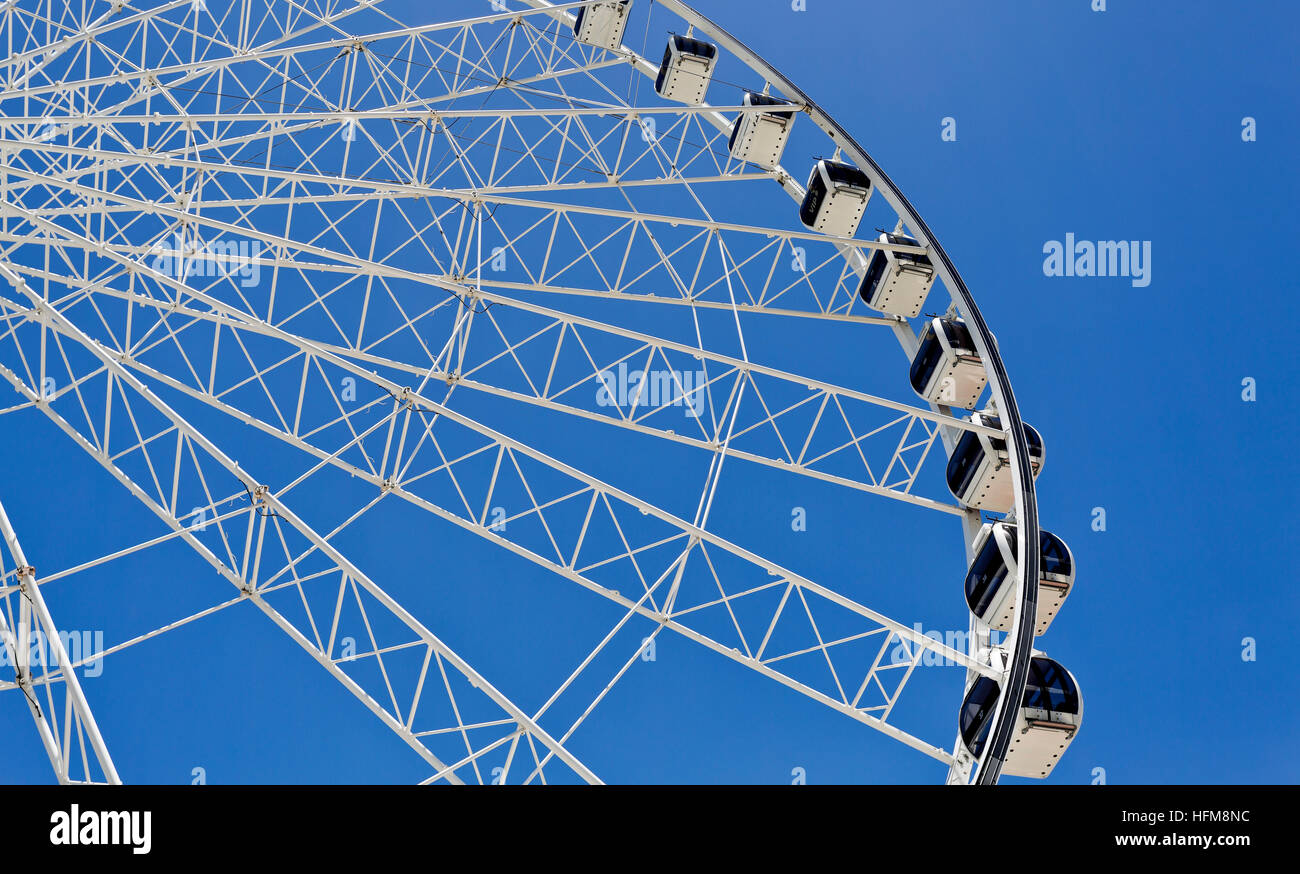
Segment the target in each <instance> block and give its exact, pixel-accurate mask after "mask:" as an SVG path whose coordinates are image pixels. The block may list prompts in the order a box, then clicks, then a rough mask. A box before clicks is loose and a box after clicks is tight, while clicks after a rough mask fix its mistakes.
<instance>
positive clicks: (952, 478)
mask: <svg viewBox="0 0 1300 874" xmlns="http://www.w3.org/2000/svg"><path fill="white" fill-rule="evenodd" d="M983 457H984V448H983V447H982V446H980V439H979V435H978V434H976V433H975V432H974V431H966V432H965V433H963V434H962V435H961V439H960V440H958V441H957V448H956V449H954V450H953V451H952V458H950V459H948V470H947V476H948V488H949V489H951V490H952V493H953V494H954V495H957V496H960V495H963V494H965V493H966V487H967V486H969V485H970V481H971V479H972V478H973V477H974V476H975V470H976V469H977V468H978V467H979V464H980V460H981V459H982V458H983Z"/></svg>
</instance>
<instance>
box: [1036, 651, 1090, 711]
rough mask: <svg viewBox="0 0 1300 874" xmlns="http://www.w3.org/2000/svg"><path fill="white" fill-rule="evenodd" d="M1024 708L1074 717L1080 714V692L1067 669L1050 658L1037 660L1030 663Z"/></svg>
mask: <svg viewBox="0 0 1300 874" xmlns="http://www.w3.org/2000/svg"><path fill="white" fill-rule="evenodd" d="M1024 706H1026V707H1034V708H1037V709H1039V710H1047V711H1049V712H1050V713H1063V714H1070V715H1073V714H1076V713H1078V712H1079V690H1078V688H1077V687H1075V685H1074V681H1073V680H1071V679H1070V675H1069V674H1068V673H1066V671H1065V668H1063V667H1061V666H1060V665H1059V664H1057V663H1056V662H1054V661H1052V660H1051V659H1049V658H1041V657H1040V658H1036V659H1034V660H1033V661H1031V662H1030V663H1029V679H1028V681H1027V682H1026V684H1025V704H1024Z"/></svg>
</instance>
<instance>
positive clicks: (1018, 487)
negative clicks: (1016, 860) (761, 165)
mask: <svg viewBox="0 0 1300 874" xmlns="http://www.w3.org/2000/svg"><path fill="white" fill-rule="evenodd" d="M525 2H526V3H528V4H529V5H530V6H533V7H538V8H542V7H548V6H551V5H552V4H551V3H549V2H547V0H525ZM656 2H658V3H659V4H660V5H662V6H663V7H665V8H666V9H668V10H670V11H671V12H673V13H675V14H677V15H678V16H680V17H681V18H683V19H684V20H686V21H687V22H689V23H690V24H692V25H693V26H697V27H699V28H701V29H702V30H704V31H706V32H707V33H708V34H709V35H710V36H711V37H712V38H714V39H716V40H717V41H718V42H719V43H720V44H721V46H722V47H723V48H726V49H727V50H728V51H729V52H731V54H733V55H734V56H735V57H737V58H738V59H739V60H741V61H742V62H744V63H745V64H746V65H747V66H748V67H749V68H750V69H752V70H753V71H754V72H755V73H757V74H759V75H760V76H762V77H763V78H764V79H765V80H766V81H768V82H770V83H772V84H774V85H776V86H778V87H779V88H780V90H781V91H782V92H783V93H784V94H785V95H786V97H788V98H790V99H792V100H796V101H797V102H801V103H802V104H803V105H804V112H805V114H807V115H808V117H809V118H811V119H812V121H813V123H814V124H816V125H817V126H818V127H819V128H821V129H822V131H823V132H824V133H826V135H827V136H829V137H830V138H831V141H832V142H834V143H835V145H836V146H837V147H839V149H840V150H841V151H842V152H843V153H844V154H846V155H848V156H849V158H850V159H851V160H852V161H853V162H854V163H855V164H856V165H857V166H858V168H859V169H861V170H863V171H864V172H866V174H867V176H868V177H869V178H870V179H871V184H872V185H873V186H875V187H876V188H878V189H879V190H880V191H881V192H882V193H883V194H884V196H885V199H886V200H887V201H888V202H889V205H890V206H891V207H893V209H894V211H895V212H896V213H898V214H899V215H900V216H903V217H904V220H905V223H906V224H907V226H908V228H909V229H910V230H911V231H912V233H913V235H914V236H915V237H916V239H917V240H918V242H919V243H920V244H921V245H922V246H926V247H928V248H929V249H930V254H931V255H932V259H931V260H932V261H934V262H935V269H936V270H937V271H938V273H939V277H940V278H941V279H942V280H943V282H944V285H945V286H946V287H947V288H948V290H949V293H950V294H952V295H953V297H954V302H955V303H956V304H957V308H958V311H959V313H960V315H961V317H962V318H963V319H964V320H965V321H966V323H967V325H968V326H969V327H970V328H971V336H972V338H973V339H974V341H975V348H976V350H977V351H978V352H979V353H980V357H981V358H982V359H983V361H984V362H985V365H986V367H987V368H988V371H989V374H990V379H989V387H990V389H991V392H992V396H993V400H994V402H995V404H996V405H997V410H998V416H999V419H1000V421H1001V423H1002V426H1003V427H1004V428H1006V429H1007V432H1008V434H1007V447H1008V454H1009V456H1010V461H1011V467H1012V469H1013V473H1014V479H1013V490H1014V493H1015V514H1016V521H1017V525H1016V530H1017V546H1018V549H1019V553H1020V555H1022V556H1024V560H1023V561H1022V562H1021V563H1020V597H1019V599H1018V601H1017V604H1016V610H1015V622H1014V627H1015V630H1014V631H1013V632H1012V636H1011V638H1010V644H1011V645H1010V650H1011V658H1010V660H1009V662H1008V664H1007V666H1006V667H1005V668H1004V670H1003V676H1002V682H1001V683H1000V684H999V686H1000V687H1001V689H1002V694H1001V695H1000V696H999V698H998V708H997V713H996V714H995V715H994V722H993V726H992V727H991V728H990V729H989V740H988V743H987V744H986V745H985V752H984V756H983V758H982V759H981V761H980V763H979V770H978V772H977V775H976V781H975V782H977V783H979V784H982V785H988V784H993V783H996V782H997V781H998V778H999V776H1000V775H1001V773H1002V763H1003V760H1004V759H1005V757H1006V753H1007V748H1008V747H1009V746H1010V745H1011V733H1012V731H1013V730H1014V729H1015V724H1016V717H1017V716H1018V714H1019V710H1020V702H1021V701H1022V700H1023V699H1024V695H1025V685H1026V682H1027V680H1028V678H1029V662H1030V660H1031V659H1032V657H1033V644H1034V619H1035V616H1036V615H1037V613H1038V568H1039V533H1038V501H1037V498H1036V495H1035V493H1034V477H1033V471H1032V469H1031V467H1030V463H1029V447H1028V444H1027V443H1026V440H1025V431H1024V422H1023V420H1022V419H1021V417H1020V408H1019V407H1018V406H1017V404H1016V398H1015V395H1014V394H1013V393H1012V391H1011V380H1010V379H1009V378H1008V377H1007V371H1006V367H1005V366H1004V365H1003V362H1002V356H1001V355H1000V354H999V353H998V347H997V344H996V342H995V341H994V338H993V334H992V333H991V332H990V331H989V327H988V324H987V323H986V322H985V321H984V316H983V315H982V314H981V313H980V311H979V307H978V306H976V304H975V298H974V296H973V295H972V294H971V293H970V289H968V288H967V287H966V283H965V282H963V281H962V278H961V274H959V273H958V272H957V268H956V267H955V266H954V265H953V263H952V260H951V259H950V258H949V257H948V254H947V253H946V252H945V251H944V249H943V246H941V245H940V244H939V241H938V240H937V239H935V237H934V234H933V233H932V232H931V230H930V226H929V225H927V224H926V222H925V219H923V218H921V214H920V213H919V212H917V211H916V208H915V207H913V206H912V204H911V202H910V201H909V200H908V199H907V198H906V197H905V196H904V195H903V193H902V192H901V191H900V190H899V189H898V186H897V185H895V184H894V182H893V180H892V179H890V178H889V176H888V175H887V174H886V173H885V171H884V170H882V169H881V168H880V165H879V164H877V163H876V162H875V160H874V159H873V158H872V157H871V156H870V155H868V154H867V152H866V150H865V149H863V148H862V146H860V145H859V144H858V142H857V141H856V140H854V139H853V137H852V136H850V135H849V133H848V131H846V130H845V129H844V128H843V127H841V126H840V125H839V123H838V122H836V121H835V120H834V119H833V118H831V117H830V115H829V114H827V113H826V112H825V111H824V110H822V108H821V107H819V106H818V105H817V104H816V103H814V102H813V100H812V99H811V98H810V97H808V95H807V94H805V93H804V92H803V90H802V89H800V88H799V87H798V86H797V85H795V84H794V83H793V82H791V81H790V80H789V79H788V78H786V77H785V76H784V75H783V74H781V73H780V72H778V71H777V70H776V69H775V68H774V67H772V66H771V65H770V64H768V63H767V62H766V61H764V60H763V59H762V58H761V57H759V56H758V55H757V54H756V53H755V52H753V51H752V50H751V49H750V48H749V47H748V46H746V45H745V44H744V43H742V42H740V40H738V39H736V38H735V37H733V36H732V35H731V34H730V33H728V32H727V31H726V30H724V29H723V28H721V27H719V26H718V25H717V24H715V23H714V22H713V21H711V20H710V19H708V18H706V17H705V16H703V15H701V14H700V13H699V12H696V11H695V10H694V9H692V8H691V7H690V6H687V5H686V4H685V3H683V2H680V0H656ZM552 14H553V15H555V16H556V17H562V18H563V19H565V20H566V21H568V20H570V15H569V13H568V12H564V11H561V10H555V11H554V12H553V13H552ZM636 60H637V61H638V63H639V64H644V63H646V62H645V59H643V58H640V57H639V56H638V57H637V58H636ZM719 119H721V116H719V118H718V119H715V122H717V121H718V120H719ZM724 121H725V120H724ZM782 185H783V186H784V187H786V189H787V191H791V193H792V194H793V193H794V192H793V191H792V190H791V187H790V180H788V178H787V179H783V180H782ZM908 333H911V331H910V328H909V329H908Z"/></svg>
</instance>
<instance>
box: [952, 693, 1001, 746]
mask: <svg viewBox="0 0 1300 874" xmlns="http://www.w3.org/2000/svg"><path fill="white" fill-rule="evenodd" d="M998 691H999V690H998V684H997V681H995V680H993V679H990V678H989V677H980V678H979V679H978V680H976V681H975V685H973V686H971V689H970V692H969V693H968V694H967V695H966V700H965V701H963V702H962V705H961V718H960V719H959V723H960V728H961V739H962V742H963V743H965V744H966V748H967V749H969V750H970V751H971V752H972V753H974V754H975V755H976V756H980V755H983V753H984V742H985V741H986V740H988V734H989V726H990V725H992V722H993V721H992V719H991V718H990V717H992V716H993V710H994V707H995V706H996V705H997V703H998Z"/></svg>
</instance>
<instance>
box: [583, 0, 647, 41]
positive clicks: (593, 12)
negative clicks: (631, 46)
mask: <svg viewBox="0 0 1300 874" xmlns="http://www.w3.org/2000/svg"><path fill="white" fill-rule="evenodd" d="M631 3H632V0H605V2H602V3H589V4H587V5H586V6H582V7H579V9H578V17H577V18H575V19H574V20H573V35H574V36H576V37H577V38H578V41H579V42H585V43H587V44H588V45H593V46H599V47H600V48H602V49H617V48H620V47H621V46H622V45H623V30H624V28H626V27H627V15H628V7H629V6H630V5H631Z"/></svg>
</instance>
